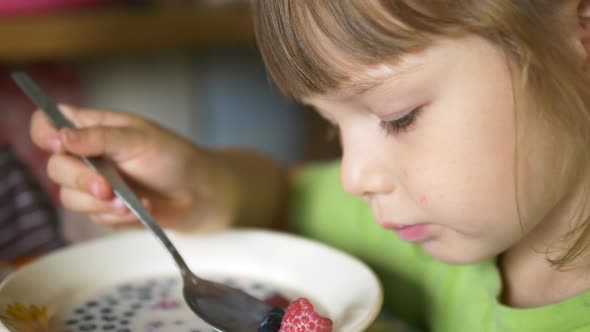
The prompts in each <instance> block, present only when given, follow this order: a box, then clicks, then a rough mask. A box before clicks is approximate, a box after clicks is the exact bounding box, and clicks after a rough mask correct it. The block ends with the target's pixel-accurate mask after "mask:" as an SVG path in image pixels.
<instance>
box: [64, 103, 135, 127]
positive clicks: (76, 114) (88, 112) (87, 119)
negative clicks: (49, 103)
mask: <svg viewBox="0 0 590 332" xmlns="http://www.w3.org/2000/svg"><path fill="white" fill-rule="evenodd" d="M59 109H60V110H61V111H62V112H63V114H64V115H65V116H66V117H67V118H68V119H69V120H70V121H71V122H73V123H74V124H75V126H76V127H80V128H81V127H93V126H105V127H126V126H131V125H140V124H142V123H143V122H144V121H143V119H142V118H141V117H139V116H137V115H134V114H131V113H126V112H114V111H105V110H96V109H90V108H80V107H74V106H71V105H65V104H60V105H59Z"/></svg>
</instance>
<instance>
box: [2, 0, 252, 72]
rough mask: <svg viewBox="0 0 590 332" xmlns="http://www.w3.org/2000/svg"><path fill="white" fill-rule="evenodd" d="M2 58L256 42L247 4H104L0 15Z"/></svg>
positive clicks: (11, 60)
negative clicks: (26, 13) (104, 5)
mask: <svg viewBox="0 0 590 332" xmlns="http://www.w3.org/2000/svg"><path fill="white" fill-rule="evenodd" d="M0 40H2V42H1V43H0V62H3V63H16V62H18V63H22V62H30V61H44V60H66V59H80V58H85V57H86V58H87V57H97V56H108V55H129V54H135V55H137V54H146V53H153V52H156V51H162V50H179V49H192V48H198V47H210V46H233V45H239V46H243V45H254V44H255V40H254V32H253V27H252V20H251V17H250V12H249V10H248V8H247V6H238V5H235V6H195V7H194V8H193V7H191V8H180V7H155V8H149V7H146V8H143V7H106V8H95V9H89V10H84V11H75V12H65V13H60V14H51V15H37V16H22V17H14V18H5V17H4V18H1V19H0Z"/></svg>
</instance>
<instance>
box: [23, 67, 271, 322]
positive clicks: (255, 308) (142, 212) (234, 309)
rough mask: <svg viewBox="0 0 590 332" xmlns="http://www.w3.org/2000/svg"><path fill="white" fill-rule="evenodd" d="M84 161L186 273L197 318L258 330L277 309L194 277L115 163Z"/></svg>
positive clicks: (49, 106)
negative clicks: (111, 188) (263, 321)
mask: <svg viewBox="0 0 590 332" xmlns="http://www.w3.org/2000/svg"><path fill="white" fill-rule="evenodd" d="M12 78H13V79H14V80H15V81H16V83H17V84H18V85H19V86H20V88H21V89H22V90H23V91H24V92H25V93H26V94H27V95H28V96H29V97H30V98H31V99H32V100H33V102H34V103H35V104H36V105H37V106H38V107H39V108H41V109H42V110H43V111H44V112H45V114H46V115H47V116H48V117H49V119H51V121H52V122H53V124H54V125H55V126H56V127H57V128H58V129H59V128H64V127H69V128H74V125H73V124H72V123H71V122H70V121H69V120H68V119H67V118H66V117H65V116H64V115H63V114H62V113H61V111H60V110H59V108H58V107H57V105H56V104H55V102H53V101H52V100H51V99H49V98H48V97H47V96H46V95H45V94H44V93H43V91H42V90H41V88H39V86H38V85H37V84H35V82H33V80H32V79H31V78H30V77H29V76H28V75H27V74H26V73H24V72H14V73H13V74H12ZM80 158H81V159H82V160H83V161H84V162H85V163H86V164H88V165H89V166H90V167H92V168H93V169H94V170H95V171H97V172H98V173H100V174H102V175H103V176H104V177H105V178H106V179H107V181H108V182H109V183H110V185H111V186H112V187H113V191H114V192H115V194H116V195H117V197H119V198H120V199H121V200H122V201H123V202H125V204H126V205H127V207H128V208H129V209H130V210H131V211H132V212H133V213H134V214H135V215H136V216H137V217H138V218H139V220H141V222H142V223H143V224H144V225H145V226H146V227H147V228H148V229H150V230H151V231H152V232H153V233H154V234H155V235H156V237H157V238H158V239H159V240H160V241H161V242H162V244H164V246H165V247H166V249H168V251H169V252H170V254H171V255H172V258H174V261H175V262H176V265H178V268H179V269H180V272H181V274H182V279H183V295H184V299H185V301H186V303H187V304H188V306H189V307H190V308H191V310H192V311H193V312H194V313H195V314H197V316H199V317H200V318H202V319H203V320H204V321H205V322H207V323H208V324H210V325H211V326H213V327H215V328H216V329H218V330H219V331H225V332H253V331H257V329H258V327H259V326H260V323H261V322H262V320H263V319H264V318H265V317H266V316H267V315H268V314H269V313H270V311H271V310H272V309H273V308H272V307H271V306H270V305H268V304H266V303H265V302H263V301H261V300H259V299H257V298H255V297H253V296H251V295H249V294H247V293H246V292H244V291H241V290H239V289H235V288H232V287H229V286H226V285H224V284H220V283H216V282H213V281H210V280H206V279H203V278H199V277H197V276H196V275H194V274H193V273H192V272H191V270H190V269H189V267H188V266H187V265H186V263H185V261H184V259H182V257H181V256H180V254H179V253H178V251H177V250H176V248H175V247H174V245H173V244H172V242H170V240H169V239H168V237H167V236H166V234H165V233H164V232H163V231H162V229H161V228H160V226H159V225H158V223H157V222H156V220H155V219H154V218H153V217H152V216H151V214H150V213H149V212H148V211H147V210H146V209H145V208H144V206H143V204H141V202H140V200H139V199H138V198H137V196H136V195H135V194H134V193H133V192H132V191H131V189H130V188H129V186H128V185H127V184H126V183H125V181H124V180H123V178H122V177H121V176H120V174H119V172H118V171H117V169H116V168H115V166H114V164H113V163H112V162H110V161H108V160H106V159H104V158H100V157H80Z"/></svg>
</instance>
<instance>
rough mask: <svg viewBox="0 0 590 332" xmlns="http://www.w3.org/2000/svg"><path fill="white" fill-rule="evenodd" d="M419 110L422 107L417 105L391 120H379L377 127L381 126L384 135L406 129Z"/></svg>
mask: <svg viewBox="0 0 590 332" xmlns="http://www.w3.org/2000/svg"><path fill="white" fill-rule="evenodd" d="M421 110H422V108H421V107H418V108H416V109H414V110H413V111H411V112H410V113H408V114H406V115H404V116H402V117H400V118H397V119H395V120H393V121H381V123H380V124H379V127H381V130H383V132H384V133H385V135H393V134H397V133H399V132H402V131H404V130H408V129H409V128H410V126H411V125H412V124H413V123H414V122H415V121H416V118H417V117H418V115H419V113H420V111H421Z"/></svg>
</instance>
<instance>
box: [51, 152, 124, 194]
mask: <svg viewBox="0 0 590 332" xmlns="http://www.w3.org/2000/svg"><path fill="white" fill-rule="evenodd" d="M47 175H48V176H49V178H50V179H51V180H52V181H54V182H55V183H57V184H58V185H60V186H62V187H65V188H69V189H75V190H76V191H79V192H84V193H86V194H90V195H93V196H94V197H95V198H98V199H102V200H110V199H112V198H113V197H114V194H113V192H112V189H111V186H110V185H109V183H108V182H107V180H106V179H105V178H104V177H103V176H102V175H100V174H98V173H96V172H95V171H94V170H92V169H91V168H90V167H88V166H87V165H86V164H84V163H83V162H82V161H81V160H80V159H78V158H77V157H74V156H70V155H65V154H54V155H52V156H51V157H50V158H49V161H48V162H47Z"/></svg>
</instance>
